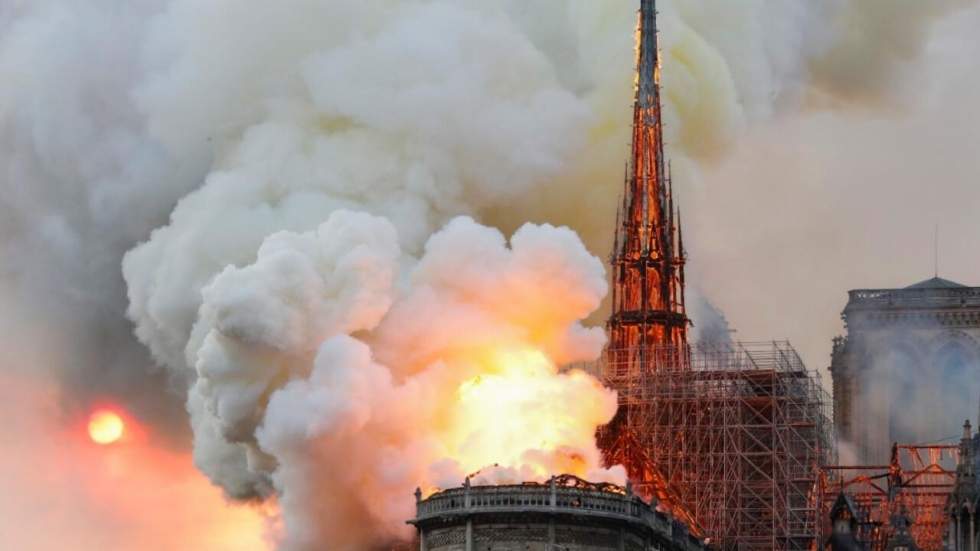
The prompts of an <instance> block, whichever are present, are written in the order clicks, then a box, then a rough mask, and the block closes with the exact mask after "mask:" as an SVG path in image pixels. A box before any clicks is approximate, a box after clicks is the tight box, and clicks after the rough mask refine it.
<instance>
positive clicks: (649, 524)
mask: <svg viewBox="0 0 980 551" xmlns="http://www.w3.org/2000/svg"><path fill="white" fill-rule="evenodd" d="M415 498H416V518H415V519H414V520H412V521H411V523H412V524H415V525H419V524H422V523H425V522H426V521H432V520H436V519H443V520H445V519H451V518H454V517H456V518H459V517H471V516H478V515H493V514H498V513H503V514H507V513H514V512H520V513H521V514H527V513H532V514H533V513H540V514H544V515H571V516H575V517H592V518H603V519H608V520H613V521H619V522H624V523H627V524H629V525H633V526H635V527H638V528H642V529H644V530H652V531H653V532H654V533H657V534H659V535H660V536H659V537H662V538H665V539H666V540H671V541H673V542H674V545H675V548H677V549H685V550H691V551H701V550H704V549H706V547H705V544H704V542H702V541H701V540H699V539H697V538H695V537H693V536H692V535H691V534H689V533H688V531H687V530H686V529H685V528H684V527H682V525H681V524H680V523H678V522H676V521H675V520H674V519H672V518H671V517H670V516H669V515H667V514H666V513H663V512H660V511H657V510H656V509H655V508H653V507H651V506H650V505H648V504H646V503H645V502H644V501H643V500H642V499H640V498H639V497H638V496H635V495H634V494H633V492H632V489H631V487H630V486H627V487H625V488H624V487H621V486H615V485H612V484H594V483H590V482H586V481H584V480H581V479H579V478H577V477H574V476H570V475H563V476H560V477H554V478H552V479H550V480H549V481H548V482H546V483H544V484H537V483H525V484H515V485H501V486H474V485H471V484H470V480H469V479H468V478H467V479H466V482H465V483H464V485H463V486H462V487H461V488H453V489H450V490H444V491H441V492H438V493H435V494H433V495H431V496H429V497H428V498H425V499H422V492H421V490H416V492H415Z"/></svg>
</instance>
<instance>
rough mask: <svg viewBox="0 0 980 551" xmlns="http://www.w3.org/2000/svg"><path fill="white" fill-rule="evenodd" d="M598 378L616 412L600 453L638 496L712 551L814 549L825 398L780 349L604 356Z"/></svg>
mask: <svg viewBox="0 0 980 551" xmlns="http://www.w3.org/2000/svg"><path fill="white" fill-rule="evenodd" d="M598 372H599V374H600V376H601V377H602V378H603V380H604V381H605V383H606V384H607V385H608V386H610V387H611V388H614V389H616V390H617V391H618V392H619V403H620V408H619V412H618V413H617V415H616V417H615V418H614V419H613V421H612V422H611V423H610V424H609V425H607V426H606V427H604V428H603V429H601V430H600V434H599V442H600V446H601V447H602V448H603V451H604V453H605V454H606V461H607V463H608V464H610V465H615V464H622V465H624V466H625V467H626V468H627V471H628V472H629V474H630V477H631V479H632V480H633V482H634V484H635V486H636V488H637V491H638V492H640V493H642V494H644V495H645V496H647V497H657V498H659V499H660V500H661V501H662V502H667V503H669V505H670V506H672V507H673V508H674V509H675V510H677V511H678V512H680V513H682V514H681V516H689V517H690V518H691V519H692V521H693V524H694V529H695V530H697V531H699V532H700V533H702V534H703V535H705V536H706V537H707V538H709V539H710V540H711V542H712V543H713V544H714V546H715V547H716V548H717V549H720V550H756V549H758V550H767V551H771V550H772V549H788V550H794V549H810V548H811V546H812V545H813V543H814V541H816V540H815V538H817V536H818V526H817V506H818V504H817V495H816V491H817V482H818V478H819V476H818V475H819V474H820V470H819V467H820V465H824V464H827V463H829V462H830V459H831V457H830V454H831V435H830V430H831V422H830V411H829V408H830V399H829V396H828V394H827V393H826V391H824V389H823V388H822V386H821V384H820V382H819V375H818V374H817V373H815V372H812V371H808V370H807V369H806V368H805V367H804V365H803V362H802V361H801V360H800V357H799V356H798V355H797V353H796V351H795V350H794V349H793V348H792V347H791V346H790V345H789V344H788V343H786V342H770V343H725V344H711V345H705V344H702V345H682V346H675V345H670V346H665V347H658V348H654V349H644V348H639V349H632V350H629V351H622V350H609V351H607V353H606V355H605V359H604V360H603V361H602V362H601V364H600V366H599V369H598Z"/></svg>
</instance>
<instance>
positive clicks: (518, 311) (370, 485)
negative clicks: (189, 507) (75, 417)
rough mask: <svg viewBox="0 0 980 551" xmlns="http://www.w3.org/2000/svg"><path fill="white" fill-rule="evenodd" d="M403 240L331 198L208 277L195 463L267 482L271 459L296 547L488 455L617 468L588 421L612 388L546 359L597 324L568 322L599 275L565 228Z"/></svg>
mask: <svg viewBox="0 0 980 551" xmlns="http://www.w3.org/2000/svg"><path fill="white" fill-rule="evenodd" d="M399 252H400V251H399V248H398V244H397V240H396V234H395V229H394V227H393V226H392V225H391V224H390V223H389V222H388V221H387V220H385V219H384V218H376V217H371V216H369V215H365V214H355V213H352V212H349V211H344V210H340V211H335V212H334V213H333V214H331V215H330V217H329V219H328V220H327V221H326V222H325V223H324V224H323V225H321V226H320V227H319V228H318V229H317V230H316V231H315V232H311V233H306V234H293V233H279V234H275V235H273V236H271V237H269V238H268V239H267V240H266V241H265V242H264V243H263V245H262V246H261V248H260V249H259V252H258V258H257V260H256V261H255V263H253V264H251V265H248V266H245V267H242V268H234V267H229V268H226V269H225V270H224V271H223V272H222V273H221V274H219V275H218V276H217V277H216V278H215V279H214V280H213V282H212V283H211V284H209V285H208V287H206V288H205V290H204V293H203V297H204V302H203V305H202V307H201V315H200V317H199V321H198V322H197V326H196V327H195V329H194V332H193V333H194V335H195V336H194V337H193V338H192V339H191V343H190V344H189V345H188V359H189V360H191V359H193V361H194V366H195V370H196V373H197V382H196V384H195V385H194V387H193V388H192V390H191V396H192V398H191V402H190V403H191V413H192V416H193V417H194V421H195V428H196V431H195V434H196V436H197V440H198V444H199V445H198V449H197V452H198V453H197V457H196V459H197V463H198V465H199V466H200V467H201V468H202V469H203V470H204V471H205V472H206V473H207V474H208V475H210V476H211V477H212V479H214V480H216V481H218V482H221V483H222V484H223V485H224V486H225V487H226V488H229V489H231V491H232V492H233V493H235V492H238V493H247V492H249V491H250V492H256V493H259V494H262V493H264V492H266V491H267V489H266V488H265V487H264V486H265V484H266V481H267V480H268V479H269V477H270V476H271V480H272V483H273V485H274V487H275V489H276V490H277V491H278V494H279V495H280V504H281V506H282V508H283V513H284V519H285V527H286V534H285V543H286V544H287V547H289V548H312V547H314V546H316V545H318V544H322V542H330V543H331V544H332V545H333V546H336V547H337V548H351V549H363V548H364V547H365V546H367V545H368V544H372V543H381V542H382V541H384V537H385V536H389V537H390V536H395V535H398V534H399V528H401V527H402V526H404V525H403V521H404V519H406V518H409V516H410V515H411V513H412V511H411V506H412V502H411V500H410V499H405V496H410V495H411V493H412V490H413V488H415V487H416V485H422V486H423V487H426V488H434V487H439V486H442V487H446V486H452V485H456V484H458V483H459V481H460V480H462V479H463V478H464V477H465V476H466V474H467V473H469V472H472V471H474V470H477V469H481V468H483V467H488V466H490V465H493V464H495V463H497V464H499V465H500V466H502V467H505V468H509V469H511V470H512V471H514V472H515V473H519V475H515V477H517V478H518V479H519V480H523V479H540V478H542V477H546V476H547V475H548V474H550V473H552V472H557V471H561V472H564V471H569V472H577V473H581V474H582V475H588V476H591V477H593V478H595V477H601V478H607V479H613V480H620V481H621V480H622V473H621V471H620V472H611V473H604V472H602V471H600V470H599V469H598V466H599V453H598V451H597V450H596V448H595V442H594V437H593V433H594V430H595V427H596V426H598V425H600V424H602V423H604V422H606V421H608V420H609V419H610V418H611V417H612V415H613V413H615V407H616V401H615V396H614V395H613V394H612V392H610V391H608V390H605V389H603V388H601V386H600V384H599V383H598V381H596V380H595V379H593V378H592V377H590V376H588V375H586V374H584V373H581V372H571V373H567V374H558V370H557V365H559V364H562V363H567V362H570V361H584V360H590V359H593V358H595V357H596V356H597V355H598V353H599V350H600V349H601V347H602V344H603V343H604V341H605V337H604V335H603V333H602V331H601V330H599V329H585V328H583V327H582V326H581V325H579V324H578V322H577V320H579V319H581V318H582V317H584V316H586V315H587V314H588V313H589V312H591V311H592V310H593V309H595V308H596V307H598V305H599V303H600V301H601V300H602V297H603V295H604V293H605V290H606V283H605V278H604V271H603V269H602V265H601V263H600V262H599V260H598V259H596V258H595V257H593V256H591V255H589V254H588V253H587V252H586V251H585V249H584V247H582V245H581V244H580V242H579V241H578V238H577V237H576V236H575V235H574V234H573V233H572V232H571V231H570V230H567V229H556V228H552V227H549V226H530V225H529V226H526V227H524V228H522V229H521V230H520V231H519V232H518V233H517V234H515V235H514V236H513V238H511V240H510V248H508V246H507V243H506V241H505V240H504V237H503V235H501V234H500V233H499V232H497V231H496V230H492V229H489V228H486V227H483V226H480V225H478V224H476V223H475V222H473V221H472V220H471V219H467V218H459V219H456V220H454V221H452V222H451V223H450V224H449V225H448V226H447V227H446V228H445V229H443V230H442V231H440V232H438V233H437V234H435V235H434V236H433V237H432V238H431V239H430V240H429V241H428V243H427V244H426V247H425V253H424V255H423V256H422V258H421V259H420V260H419V261H418V262H417V263H415V262H412V261H411V260H410V259H407V258H399ZM400 261H401V262H402V263H405V264H409V265H410V266H409V267H408V268H407V269H406V270H405V273H403V274H402V277H398V272H399V264H400ZM355 335H356V336H355ZM488 416H492V417H493V421H492V422H490V421H489V419H488ZM230 450H238V451H240V452H241V453H243V454H244V457H245V458H246V459H247V461H245V462H239V461H237V460H235V459H234V458H232V461H229V451H230ZM232 455H233V454H232ZM230 466H232V467H233V466H240V468H237V469H236V468H229V467H230ZM241 467H244V468H241ZM243 478H244V479H243ZM339 496H343V497H342V498H338V497H339ZM357 526H361V527H363V529H361V530H358V529H354V528H352V527H357Z"/></svg>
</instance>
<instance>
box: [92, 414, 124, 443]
mask: <svg viewBox="0 0 980 551" xmlns="http://www.w3.org/2000/svg"><path fill="white" fill-rule="evenodd" d="M125 430H126V425H125V424H124V423H123V420H122V417H120V416H119V415H118V414H117V413H116V412H114V411H111V410H108V409H100V410H97V411H95V412H94V413H92V416H91V417H89V421H88V435H89V437H90V438H91V439H92V441H93V442H95V443H96V444H102V445H109V444H114V443H115V442H118V441H119V439H120V438H122V437H123V433H124V432H125Z"/></svg>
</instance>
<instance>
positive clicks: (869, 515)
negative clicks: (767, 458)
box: [819, 444, 960, 551]
mask: <svg viewBox="0 0 980 551" xmlns="http://www.w3.org/2000/svg"><path fill="white" fill-rule="evenodd" d="M959 455H960V449H959V446H956V445H945V444H929V445H905V444H895V445H893V446H892V459H891V462H890V463H889V464H888V465H848V466H835V465H827V466H824V467H823V469H822V472H821V477H820V484H819V503H820V519H821V522H820V536H821V538H822V539H826V538H827V537H829V536H830V530H831V525H830V520H829V517H830V510H831V508H832V507H833V504H834V501H835V500H836V499H837V496H838V495H839V494H840V493H841V492H843V493H845V494H847V495H849V496H850V497H851V498H852V500H853V502H854V503H855V504H856V505H857V506H858V508H859V509H861V510H860V511H859V513H860V516H861V519H860V522H859V523H858V534H857V535H856V536H857V539H858V540H859V541H861V542H864V543H866V544H867V546H868V549H869V550H870V551H883V550H885V549H886V547H887V544H888V540H889V538H890V537H891V535H892V531H893V526H892V518H893V516H894V515H896V514H900V515H904V516H905V517H907V518H908V520H909V521H910V523H911V524H910V527H909V532H910V533H911V535H912V538H913V539H914V540H915V542H916V545H918V546H919V548H920V549H922V551H942V549H943V548H944V547H943V535H944V533H945V531H946V527H947V524H948V521H947V519H946V511H945V508H946V504H947V500H948V499H949V495H950V493H952V491H953V489H954V487H955V485H956V464H957V463H958V462H959Z"/></svg>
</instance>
